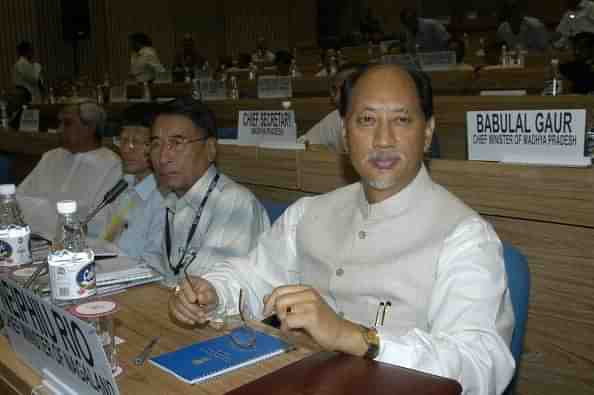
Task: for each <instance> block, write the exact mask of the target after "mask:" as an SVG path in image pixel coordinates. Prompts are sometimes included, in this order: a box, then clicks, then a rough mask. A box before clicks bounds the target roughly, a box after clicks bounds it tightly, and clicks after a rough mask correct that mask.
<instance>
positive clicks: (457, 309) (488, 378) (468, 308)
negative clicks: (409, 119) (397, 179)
mask: <svg viewBox="0 0 594 395" xmlns="http://www.w3.org/2000/svg"><path fill="white" fill-rule="evenodd" d="M204 277H205V278H206V279H208V280H209V281H210V282H211V283H212V284H213V285H214V287H215V288H216V290H217V293H218V295H219V299H220V302H221V304H220V306H219V311H218V313H220V314H225V313H228V314H236V313H237V303H238V301H237V298H238V295H239V288H240V287H242V288H243V289H244V290H245V291H246V292H247V294H248V295H249V307H250V309H251V310H252V313H254V314H255V315H256V317H258V316H260V318H261V312H262V308H263V304H262V299H263V297H264V296H265V295H266V294H269V293H270V292H271V291H272V290H273V289H274V288H275V287H278V286H280V285H285V284H291V283H293V284H294V283H298V282H302V283H304V284H308V285H312V286H313V287H314V288H316V289H317V290H318V292H320V294H321V295H322V296H323V298H324V299H325V300H326V302H327V303H328V304H329V305H330V306H331V307H332V308H333V309H334V310H335V311H336V312H338V313H339V314H340V315H343V316H344V317H345V318H346V319H349V320H351V321H354V322H357V323H359V324H362V325H365V326H371V325H373V323H374V319H375V316H376V312H377V309H378V306H379V302H381V301H391V303H392V308H391V310H390V312H389V315H388V317H387V318H386V320H385V323H384V325H383V326H382V327H380V328H379V332H380V337H381V348H380V354H379V356H378V360H380V361H383V362H388V363H393V364H397V365H401V366H405V367H409V368H413V369H418V370H422V371H425V372H429V373H433V374H437V375H441V376H446V377H451V378H453V379H455V380H457V381H459V382H460V383H461V384H462V386H463V388H464V393H465V394H495V393H501V392H502V391H503V389H504V388H505V387H506V386H507V384H508V383H509V381H510V379H511V377H512V374H513V371H514V360H513V357H512V355H511V353H510V350H509V342H510V339H511V334H512V330H513V320H514V318H513V311H512V306H511V301H510V296H509V290H508V288H507V281H506V273H505V267H504V263H503V258H502V246H501V243H500V241H499V239H498V238H497V235H496V234H495V232H494V231H493V229H492V228H491V226H490V225H489V224H488V223H486V222H485V221H484V220H482V219H481V218H480V216H479V215H478V214H476V213H475V212H473V211H472V210H471V209H469V208H468V207H466V206H465V205H464V204H463V203H462V202H460V201H459V200H457V199H456V198H455V197H454V196H453V195H451V194H450V193H449V192H447V191H446V190H445V189H443V188H442V187H440V186H439V185H437V184H435V183H433V182H432V180H431V179H430V177H429V176H428V174H427V172H426V170H425V169H424V168H423V169H422V170H421V171H420V173H419V175H418V176H417V177H416V178H415V180H414V181H413V182H412V183H411V184H409V185H408V186H407V187H406V188H405V189H404V190H402V191H401V192H400V193H398V194H397V195H395V196H393V197H391V198H389V199H387V200H385V201H383V202H380V203H378V204H373V205H370V204H369V203H368V202H367V200H366V198H365V194H364V192H363V189H362V187H361V184H359V183H357V184H353V185H350V186H347V187H344V188H340V189H338V190H336V191H334V192H331V193H328V194H325V195H320V196H316V197H312V198H303V199H301V200H299V201H298V202H297V203H295V204H294V205H292V206H291V207H289V208H288V209H287V211H286V212H285V213H284V215H283V216H282V217H281V218H279V219H278V220H277V221H276V222H275V224H274V226H273V227H272V228H271V230H270V231H268V232H266V233H265V234H263V235H262V237H261V238H260V240H259V242H258V246H257V247H256V249H254V250H253V251H252V252H251V253H250V255H249V256H248V257H245V258H241V259H234V260H227V261H226V262H221V263H219V264H217V265H216V266H215V267H214V268H213V270H212V271H211V272H209V273H207V274H206V275H205V276H204Z"/></svg>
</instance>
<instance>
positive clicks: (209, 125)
mask: <svg viewBox="0 0 594 395" xmlns="http://www.w3.org/2000/svg"><path fill="white" fill-rule="evenodd" d="M159 115H180V116H182V117H186V118H188V119H189V120H190V121H192V123H193V124H194V126H195V127H196V128H198V129H202V130H204V131H205V132H206V135H207V136H208V137H212V138H216V137H217V125H216V120H215V116H214V113H213V112H212V111H211V110H210V109H209V108H208V107H207V106H206V105H205V104H204V103H202V102H201V101H196V100H194V99H192V98H191V97H180V98H177V99H175V100H172V101H170V102H167V103H165V104H164V105H163V106H161V108H160V109H159V111H158V114H157V115H156V116H155V118H157V117H158V116H159Z"/></svg>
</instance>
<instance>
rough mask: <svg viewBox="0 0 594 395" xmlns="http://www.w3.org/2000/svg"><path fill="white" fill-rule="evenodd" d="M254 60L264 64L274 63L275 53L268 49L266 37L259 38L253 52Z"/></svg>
mask: <svg viewBox="0 0 594 395" xmlns="http://www.w3.org/2000/svg"><path fill="white" fill-rule="evenodd" d="M252 62H255V63H264V64H272V63H274V53H273V52H272V51H271V50H269V49H268V45H267V44H266V39H264V37H259V38H258V42H257V46H256V50H255V51H254V52H253V53H252Z"/></svg>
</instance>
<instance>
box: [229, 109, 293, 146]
mask: <svg viewBox="0 0 594 395" xmlns="http://www.w3.org/2000/svg"><path fill="white" fill-rule="evenodd" d="M237 130H238V133H237V144H238V145H261V144H265V143H273V144H295V143H296V142H297V125H296V124H295V113H294V111H293V110H280V111H240V112H239V117H238V119H237Z"/></svg>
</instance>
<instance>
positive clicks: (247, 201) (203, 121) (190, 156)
mask: <svg viewBox="0 0 594 395" xmlns="http://www.w3.org/2000/svg"><path fill="white" fill-rule="evenodd" d="M215 133H216V128H215V123H214V116H213V114H212V113H211V112H210V110H208V108H206V107H205V106H204V105H202V104H198V103H193V102H191V101H190V100H186V99H178V100H176V101H175V102H173V103H172V104H170V105H169V106H168V107H167V108H165V109H163V112H162V113H161V114H159V115H158V116H157V118H156V120H155V122H154V124H153V128H152V137H151V148H150V150H151V159H152V162H153V166H154V168H155V171H156V173H157V174H158V176H159V182H160V183H161V185H162V186H163V187H165V188H168V189H170V190H171V193H169V195H168V196H167V197H166V199H165V202H164V208H165V210H163V215H164V216H166V218H167V219H164V220H165V221H166V222H165V230H164V232H163V233H164V238H163V241H162V243H161V246H162V248H161V256H162V259H161V260H160V262H159V263H158V264H157V265H156V266H155V268H156V269H157V270H159V271H160V272H161V273H162V274H163V275H164V276H165V278H166V285H175V284H176V283H177V282H178V281H179V279H180V278H183V276H184V270H186V267H187V271H188V273H193V274H195V275H200V274H202V273H205V272H207V271H208V270H209V269H210V268H211V267H212V265H213V263H214V262H219V261H221V260H225V259H228V258H230V257H236V256H244V255H246V254H247V253H248V252H249V251H250V250H252V248H254V246H255V245H256V242H257V240H258V236H259V235H260V234H261V233H262V232H263V231H266V230H267V229H268V228H269V227H270V222H269V220H268V216H267V214H266V211H265V209H264V208H263V207H262V205H261V204H260V202H259V201H258V200H257V199H256V198H255V196H254V195H253V194H252V193H251V192H250V191H249V190H247V189H246V188H245V187H243V186H241V185H239V184H237V183H235V182H234V181H233V180H231V179H229V178H228V177H227V176H225V175H224V174H222V173H221V172H219V170H218V169H217V168H216V166H215V165H214V164H213V162H214V160H215V158H216V140H215V138H214V136H215V135H216V134H215ZM164 218H165V217H164ZM193 223H196V226H195V227H193V226H192V224H193ZM193 228H194V231H192V229H193Z"/></svg>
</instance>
